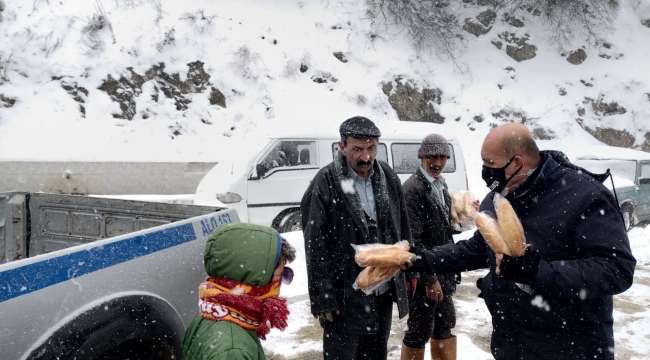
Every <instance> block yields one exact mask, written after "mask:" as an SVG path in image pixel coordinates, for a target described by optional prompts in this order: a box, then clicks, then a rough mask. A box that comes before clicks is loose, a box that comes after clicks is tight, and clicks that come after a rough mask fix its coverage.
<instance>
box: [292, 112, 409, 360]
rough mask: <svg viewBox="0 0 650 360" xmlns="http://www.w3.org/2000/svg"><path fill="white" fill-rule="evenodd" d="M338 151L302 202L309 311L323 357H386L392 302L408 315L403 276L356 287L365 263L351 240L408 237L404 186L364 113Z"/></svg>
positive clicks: (350, 124) (344, 127) (346, 129)
mask: <svg viewBox="0 0 650 360" xmlns="http://www.w3.org/2000/svg"><path fill="white" fill-rule="evenodd" d="M339 132H340V135H341V141H339V148H340V153H339V154H338V155H337V156H336V157H335V159H334V161H333V162H332V163H330V164H329V165H327V166H325V167H324V168H323V169H321V170H320V171H319V172H318V174H316V176H315V177H314V179H313V180H312V182H311V184H310V185H309V187H308V188H307V191H306V192H305V195H304V196H303V198H302V202H301V204H300V212H301V215H302V229H303V233H304V238H305V254H306V260H307V274H308V283H309V298H310V300H311V312H312V314H313V315H314V316H315V317H319V319H320V324H321V326H322V327H323V330H324V333H323V355H324V358H325V360H354V359H372V360H375V359H376V360H386V358H387V355H388V354H387V345H388V336H389V334H390V327H391V321H392V312H393V302H397V307H398V310H399V316H400V318H402V317H404V316H406V315H407V314H408V300H407V290H406V283H405V278H404V274H399V275H398V276H396V277H395V278H394V279H393V280H392V281H389V282H388V283H386V284H384V285H382V286H381V287H380V288H378V289H377V290H375V291H374V293H373V294H371V295H366V294H364V293H363V292H362V291H360V290H355V289H354V288H352V284H353V283H354V281H355V280H356V278H357V276H358V275H359V273H360V272H361V271H362V270H363V268H361V267H359V266H358V265H357V264H356V263H355V261H354V255H355V252H354V249H353V248H352V246H350V244H372V243H382V244H394V243H396V242H398V241H401V240H407V241H409V242H410V239H411V232H410V230H409V225H408V215H407V210H406V204H405V202H404V196H403V194H402V186H401V182H400V180H399V178H398V177H397V175H396V174H395V172H394V171H393V170H392V169H391V168H390V166H388V164H387V163H385V162H382V161H376V160H375V157H376V156H377V148H378V146H379V137H380V135H381V133H380V132H379V129H378V128H377V126H376V125H375V124H374V123H373V122H372V121H370V120H369V119H367V118H364V117H361V116H356V117H353V118H350V119H348V120H346V121H344V122H343V123H342V124H341V126H340V128H339Z"/></svg>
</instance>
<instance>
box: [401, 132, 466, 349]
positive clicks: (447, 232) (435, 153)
mask: <svg viewBox="0 0 650 360" xmlns="http://www.w3.org/2000/svg"><path fill="white" fill-rule="evenodd" d="M449 147H450V145H449V144H448V143H447V140H446V139H445V138H444V137H443V136H442V135H438V134H429V135H427V136H426V137H425V138H424V140H422V144H420V149H419V150H418V158H419V159H420V167H419V168H418V169H417V170H416V171H415V174H413V175H411V177H409V178H408V180H406V182H405V183H404V198H405V200H406V207H407V209H408V215H409V224H410V228H411V235H412V236H413V245H414V246H416V247H418V248H422V249H427V250H431V249H433V248H435V247H437V246H441V245H446V244H453V243H454V239H453V237H452V228H451V212H450V209H451V206H452V204H451V196H449V191H448V188H447V184H446V183H445V179H444V177H443V176H442V170H443V169H444V167H445V164H446V163H447V159H449V158H450V156H451V150H450V149H449ZM456 279H457V276H456V274H454V273H446V274H445V273H443V274H437V275H436V274H433V273H432V274H427V273H425V272H422V273H420V280H419V281H418V282H417V287H416V291H415V295H414V296H413V298H412V299H411V300H410V301H409V319H408V323H407V327H406V330H405V331H404V343H403V344H402V360H423V359H424V348H425V346H426V344H427V341H429V338H431V358H432V359H433V360H452V359H453V360H455V359H456V337H455V336H454V335H452V333H451V329H452V328H454V327H455V325H456V310H455V308H454V301H453V300H452V295H453V294H454V293H455V292H456ZM458 279H459V277H458Z"/></svg>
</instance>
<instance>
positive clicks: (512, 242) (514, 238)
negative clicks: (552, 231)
mask: <svg viewBox="0 0 650 360" xmlns="http://www.w3.org/2000/svg"><path fill="white" fill-rule="evenodd" d="M494 206H495V207H496V211H497V219H498V221H499V226H500V227H501V232H502V233H503V237H504V239H505V241H506V245H508V248H509V249H510V254H508V255H510V256H515V257H518V256H524V254H525V253H526V248H527V247H528V245H526V236H525V235H524V227H523V226H522V225H521V221H519V218H518V217H517V214H516V213H515V210H514V209H513V208H512V205H510V202H509V201H508V200H507V199H506V198H504V197H502V196H497V197H496V198H495V200H494Z"/></svg>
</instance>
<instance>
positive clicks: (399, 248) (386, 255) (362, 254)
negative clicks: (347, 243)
mask: <svg viewBox="0 0 650 360" xmlns="http://www.w3.org/2000/svg"><path fill="white" fill-rule="evenodd" d="M352 247H354V249H355V250H356V251H357V253H356V255H355V256H354V260H355V261H356V262H357V265H359V266H361V267H365V266H378V267H393V266H398V267H399V266H400V265H402V264H404V263H406V262H407V261H408V260H412V259H413V257H414V256H415V255H414V254H412V253H410V252H409V251H408V250H409V244H408V242H407V241H400V242H398V243H396V244H393V245H386V244H367V245H352Z"/></svg>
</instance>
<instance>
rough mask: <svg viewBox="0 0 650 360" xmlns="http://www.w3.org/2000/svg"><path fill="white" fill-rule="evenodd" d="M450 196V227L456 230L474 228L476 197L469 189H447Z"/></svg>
mask: <svg viewBox="0 0 650 360" xmlns="http://www.w3.org/2000/svg"><path fill="white" fill-rule="evenodd" d="M449 195H450V196H451V209H450V213H451V227H452V228H453V229H454V230H456V231H467V230H471V229H473V228H474V225H475V223H474V219H475V218H476V213H477V211H476V208H474V202H475V201H476V198H475V197H474V195H473V194H472V193H471V192H470V191H462V192H461V191H458V190H456V189H451V190H449Z"/></svg>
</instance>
